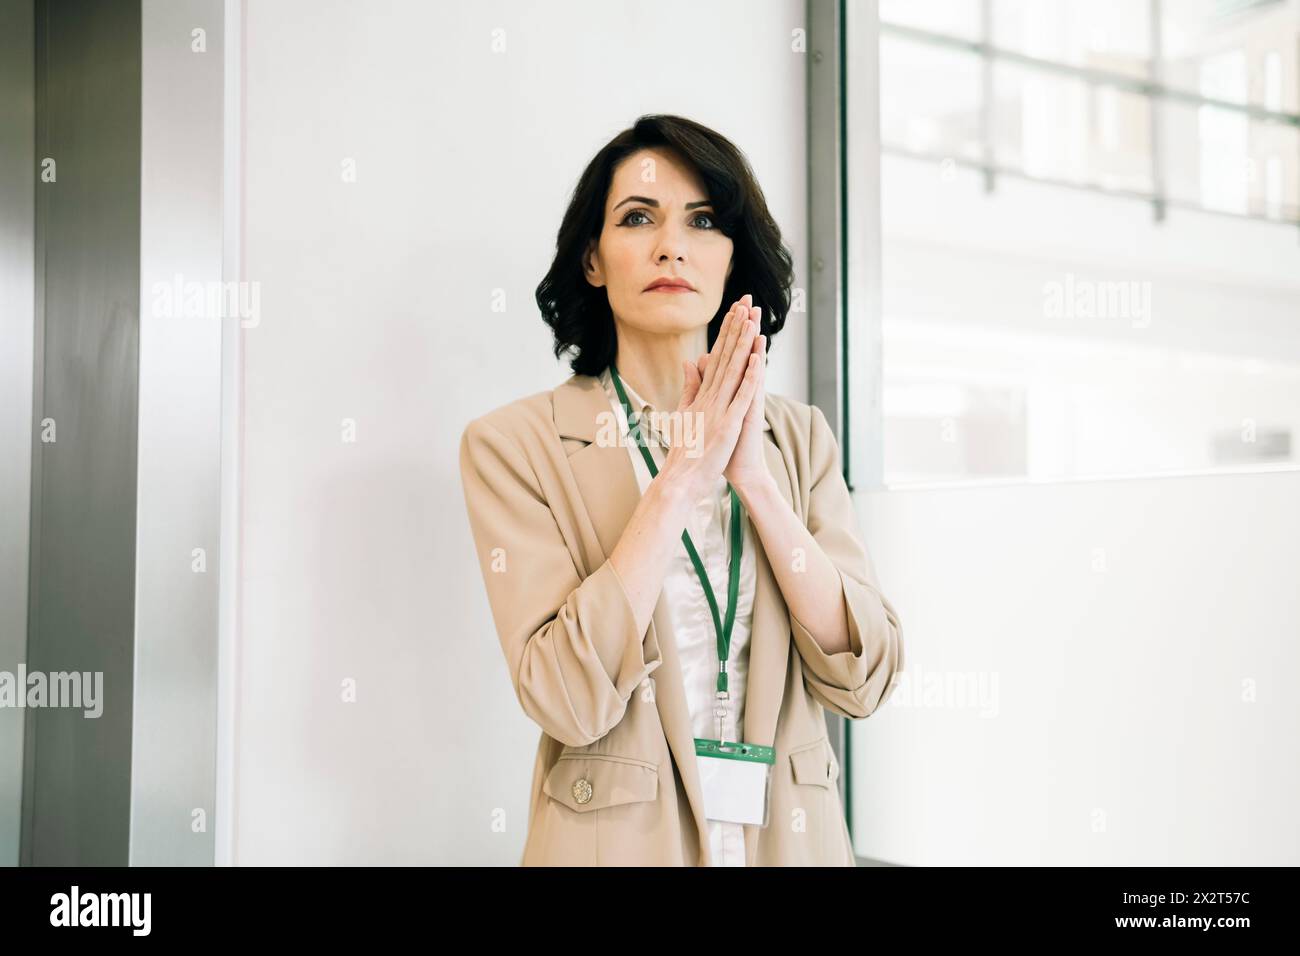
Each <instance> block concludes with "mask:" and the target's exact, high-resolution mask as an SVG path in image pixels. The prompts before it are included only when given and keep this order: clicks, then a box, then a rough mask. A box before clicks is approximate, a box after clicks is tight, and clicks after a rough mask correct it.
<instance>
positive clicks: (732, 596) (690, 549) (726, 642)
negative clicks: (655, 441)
mask: <svg viewBox="0 0 1300 956" xmlns="http://www.w3.org/2000/svg"><path fill="white" fill-rule="evenodd" d="M609 373H610V377H611V378H613V380H614V389H615V390H616V391H617V392H618V400H619V401H620V402H621V403H622V405H623V412H624V414H625V415H627V421H628V426H629V428H630V429H631V431H632V434H633V435H634V436H635V437H636V443H637V447H638V448H640V449H641V457H642V458H644V459H645V464H646V468H648V469H649V470H650V477H651V478H653V477H655V476H657V475H658V474H659V469H658V467H656V465H655V460H654V457H653V456H652V455H651V454H650V449H649V448H647V447H646V443H645V439H644V438H643V437H642V435H641V423H640V420H639V419H638V418H634V417H633V414H632V407H631V405H630V404H629V403H628V400H627V393H626V392H625V391H623V380H622V379H621V378H619V376H618V369H617V368H615V367H614V363H613V362H610V363H609ZM727 489H728V490H729V491H730V492H731V567H730V568H729V569H728V571H727V622H726V624H723V623H722V620H721V617H720V616H719V614H718V602H717V599H716V598H715V597H714V596H713V586H712V585H711V584H710V583H709V575H708V573H707V572H706V571H705V570H704V562H703V561H701V560H700V556H699V554H698V553H697V552H696V550H695V545H694V544H693V543H692V542H691V536H690V534H689V533H688V532H686V531H683V532H682V541H683V543H685V545H686V553H687V554H689V555H690V556H691V563H692V564H693V565H695V573H696V574H697V575H698V576H699V579H700V586H701V587H702V588H703V589H704V597H705V598H706V599H707V600H708V602H709V611H710V612H712V614H713V629H714V631H715V633H716V634H717V635H718V684H717V705H716V706H715V707H714V709H713V716H714V717H716V718H717V719H718V739H719V740H720V741H721V739H722V723H723V718H725V717H726V716H727V701H728V700H729V699H730V694H729V693H728V692H727V656H728V654H730V652H731V631H732V627H733V626H734V625H735V623H736V595H737V594H738V593H739V591H740V552H741V549H742V547H743V545H744V529H743V528H742V527H741V524H740V521H741V515H742V514H743V513H744V508H743V507H742V506H741V504H740V498H739V497H738V496H737V495H736V489H735V488H732V487H731V485H730V484H728V485H727Z"/></svg>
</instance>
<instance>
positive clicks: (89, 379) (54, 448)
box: [22, 0, 140, 866]
mask: <svg viewBox="0 0 1300 956" xmlns="http://www.w3.org/2000/svg"><path fill="white" fill-rule="evenodd" d="M35 9H36V65H37V69H36V149H37V157H38V160H43V159H45V158H46V157H49V158H51V159H53V160H54V162H55V163H56V166H55V167H54V170H55V174H56V178H55V180H54V181H53V182H42V181H40V180H38V181H37V184H36V249H37V279H36V283H37V317H38V328H39V330H40V332H39V333H38V337H37V354H36V365H37V372H36V375H37V379H38V384H37V390H36V394H35V397H34V404H35V412H34V415H35V418H36V420H37V422H40V421H42V420H43V419H50V420H52V421H53V422H54V427H55V434H54V437H55V440H54V441H52V442H43V441H40V440H39V439H38V440H37V441H36V443H35V444H34V448H33V456H34V461H33V479H32V481H33V513H32V542H31V548H32V554H31V589H30V592H29V594H30V602H31V612H30V622H29V643H28V667H29V669H32V670H40V671H46V672H51V671H79V672H88V673H92V674H93V673H96V672H99V673H102V675H103V685H102V686H103V695H104V701H103V712H102V714H101V715H100V716H99V717H97V718H88V717H86V716H85V715H84V714H83V712H82V711H81V710H79V709H71V708H34V709H30V710H28V712H27V736H26V759H25V772H24V804H23V823H24V833H23V845H22V858H23V862H25V863H29V864H34V865H47V866H58V865H69V864H77V865H90V866H97V865H123V864H125V863H126V862H127V845H128V838H129V801H130V784H131V780H130V767H131V714H132V706H133V703H132V693H133V662H134V654H133V633H134V616H135V607H134V581H135V553H136V550H135V532H136V527H135V517H136V435H137V424H136V422H137V401H136V390H137V375H138V368H139V366H138V359H139V314H140V255H139V235H140V182H139V180H140V5H139V3H138V2H129V0H124V2H115V3H98V2H93V0H37V3H36V8H35Z"/></svg>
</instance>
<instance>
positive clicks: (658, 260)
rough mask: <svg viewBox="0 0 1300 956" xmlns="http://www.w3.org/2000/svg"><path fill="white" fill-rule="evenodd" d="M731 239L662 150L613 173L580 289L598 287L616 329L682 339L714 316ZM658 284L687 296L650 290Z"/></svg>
mask: <svg viewBox="0 0 1300 956" xmlns="http://www.w3.org/2000/svg"><path fill="white" fill-rule="evenodd" d="M731 251H732V242H731V239H730V238H729V237H727V236H724V235H723V234H722V231H721V230H720V229H719V228H718V224H717V219H716V217H715V216H714V214H713V204H712V203H710V202H709V197H708V195H707V194H706V193H705V191H704V186H703V184H702V183H701V181H700V179H699V177H698V176H697V175H696V173H695V171H694V170H693V169H692V168H691V167H690V166H688V165H685V164H684V163H682V162H680V161H679V159H678V158H677V156H676V155H675V154H673V153H671V152H669V151H666V150H659V149H644V150H641V151H640V152H637V153H634V154H633V155H631V156H629V157H627V159H625V160H624V161H623V162H622V163H621V164H620V165H619V166H618V167H616V168H615V170H614V177H613V182H612V183H611V185H610V190H609V195H608V196H607V197H606V198H605V222H604V226H603V227H602V229H601V232H600V241H599V242H594V241H593V242H592V244H591V245H590V247H589V248H588V262H587V263H586V275H587V281H588V282H590V283H591V284H592V285H594V286H597V287H599V286H604V287H605V289H606V291H607V293H608V295H609V306H610V309H611V310H612V311H613V313H614V315H615V316H616V317H617V318H618V320H619V321H621V322H624V323H627V324H628V325H631V326H633V327H635V328H638V329H641V330H643V331H646V332H655V333H671V332H687V331H691V330H693V329H697V328H699V327H700V326H703V325H707V324H708V322H709V320H710V319H712V318H713V316H714V315H716V314H717V312H718V306H719V304H720V303H721V302H722V292H723V289H724V288H725V286H726V283H727V278H728V277H729V276H730V275H731V267H732V261H731ZM658 279H677V280H685V281H686V282H687V283H689V285H690V288H689V289H687V290H685V291H682V290H680V289H679V290H672V291H663V290H661V289H651V288H650V286H651V284H652V283H654V282H655V281H656V280H658Z"/></svg>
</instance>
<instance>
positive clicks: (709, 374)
mask: <svg viewBox="0 0 1300 956" xmlns="http://www.w3.org/2000/svg"><path fill="white" fill-rule="evenodd" d="M737 304H738V303H736V302H733V303H732V305H731V308H730V309H728V310H727V314H726V315H724V316H723V317H722V324H721V325H719V326H718V334H717V336H716V337H715V338H714V340H713V348H712V349H710V350H709V352H706V353H705V355H706V357H707V356H708V355H716V354H717V353H718V352H719V351H720V350H721V346H722V343H723V342H725V341H726V336H727V330H728V329H730V327H731V320H732V318H733V317H734V316H735V314H736V305H737ZM708 366H709V367H708V368H707V369H705V372H704V378H703V380H702V381H701V383H700V391H701V392H702V393H703V394H705V395H708V394H710V393H711V389H712V388H713V377H714V370H715V369H716V368H718V363H717V362H709V363H708Z"/></svg>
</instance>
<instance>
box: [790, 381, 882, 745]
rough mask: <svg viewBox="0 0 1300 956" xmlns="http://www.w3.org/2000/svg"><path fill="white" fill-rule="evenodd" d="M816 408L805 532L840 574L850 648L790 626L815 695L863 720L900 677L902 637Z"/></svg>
mask: <svg viewBox="0 0 1300 956" xmlns="http://www.w3.org/2000/svg"><path fill="white" fill-rule="evenodd" d="M810 408H811V412H812V414H811V422H810V435H809V446H808V447H809V466H810V491H809V501H808V520H807V527H808V531H809V533H810V534H812V536H813V538H814V539H815V540H816V541H817V543H818V544H819V545H821V548H822V550H823V551H825V552H826V555H827V557H829V558H830V560H831V563H833V564H834V565H835V567H836V569H837V570H838V571H839V575H840V583H841V585H842V588H843V592H844V608H845V612H846V615H847V617H848V625H849V643H850V649H849V650H847V651H840V652H839V653H836V654H827V653H826V652H825V651H823V650H822V648H821V645H819V644H818V643H817V641H816V640H815V639H814V638H813V636H812V634H811V633H809V631H808V629H807V628H806V627H804V625H803V624H802V623H801V622H800V621H799V619H798V618H796V617H795V616H794V614H793V613H791V614H790V628H791V631H792V633H793V635H794V642H795V646H796V647H797V648H798V650H799V654H800V656H801V657H802V658H803V662H804V669H803V673H804V683H805V684H806V685H807V687H808V690H809V692H810V693H811V694H812V695H813V696H814V697H815V698H816V699H817V700H819V701H820V702H821V703H822V705H823V706H824V707H826V708H828V709H829V710H832V711H834V712H835V713H837V714H840V715H842V716H845V717H849V718H851V719H859V718H862V717H868V716H870V715H871V714H872V712H874V711H875V709H876V708H877V707H879V706H880V705H881V704H882V703H884V702H885V700H886V699H887V698H888V697H889V694H890V692H891V691H892V689H893V678H894V675H895V674H900V673H902V671H903V632H902V628H901V626H900V625H899V621H898V615H897V614H896V613H895V611H894V608H893V607H892V606H891V605H890V603H889V602H888V601H887V600H885V598H884V596H883V595H882V594H881V593H880V588H879V586H878V584H877V583H876V577H875V572H874V570H873V569H872V566H871V559H870V557H869V556H868V555H867V551H866V548H865V547H864V546H863V545H862V543H861V541H860V540H859V537H858V534H857V527H858V518H857V512H856V511H855V510H854V507H853V499H852V497H851V496H850V493H849V489H848V485H847V484H846V483H845V481H844V475H843V472H842V471H841V468H840V463H839V447H838V445H837V443H836V441H835V435H834V433H833V432H832V431H831V428H830V425H829V424H828V423H827V421H826V416H825V415H824V414H823V413H822V410H821V409H820V408H818V407H817V406H816V405H812V406H810Z"/></svg>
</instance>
